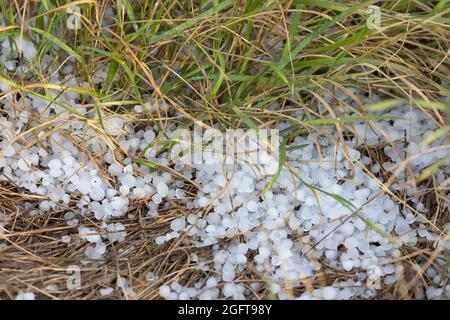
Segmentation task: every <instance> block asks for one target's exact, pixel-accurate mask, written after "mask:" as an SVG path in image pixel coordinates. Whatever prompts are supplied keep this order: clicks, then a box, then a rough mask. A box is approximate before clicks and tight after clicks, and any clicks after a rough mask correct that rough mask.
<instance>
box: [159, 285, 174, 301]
mask: <svg viewBox="0 0 450 320" xmlns="http://www.w3.org/2000/svg"><path fill="white" fill-rule="evenodd" d="M171 292H172V290H171V289H170V287H169V286H166V285H163V286H161V287H159V295H160V296H161V298H164V299H167V298H169V296H170V293H171Z"/></svg>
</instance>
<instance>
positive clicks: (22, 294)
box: [16, 291, 35, 300]
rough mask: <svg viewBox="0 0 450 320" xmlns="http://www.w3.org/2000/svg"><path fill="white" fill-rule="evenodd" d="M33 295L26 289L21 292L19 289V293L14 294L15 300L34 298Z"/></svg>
mask: <svg viewBox="0 0 450 320" xmlns="http://www.w3.org/2000/svg"><path fill="white" fill-rule="evenodd" d="M34 299H35V296H34V293H33V292H30V291H27V292H22V291H20V292H19V294H18V295H17V296H16V300H34Z"/></svg>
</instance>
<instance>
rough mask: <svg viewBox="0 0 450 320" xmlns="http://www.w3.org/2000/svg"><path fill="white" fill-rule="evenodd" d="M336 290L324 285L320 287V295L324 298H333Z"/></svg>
mask: <svg viewBox="0 0 450 320" xmlns="http://www.w3.org/2000/svg"><path fill="white" fill-rule="evenodd" d="M337 293H338V292H337V290H336V288H333V287H325V288H323V289H322V296H323V298H324V299H325V300H333V299H335V298H336V296H337Z"/></svg>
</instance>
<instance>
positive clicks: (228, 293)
mask: <svg viewBox="0 0 450 320" xmlns="http://www.w3.org/2000/svg"><path fill="white" fill-rule="evenodd" d="M222 293H223V295H224V296H225V297H226V298H229V297H232V296H233V295H234V294H235V293H236V288H235V286H234V284H233V283H225V284H224V286H223V289H222Z"/></svg>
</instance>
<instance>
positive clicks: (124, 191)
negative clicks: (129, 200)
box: [119, 184, 130, 196]
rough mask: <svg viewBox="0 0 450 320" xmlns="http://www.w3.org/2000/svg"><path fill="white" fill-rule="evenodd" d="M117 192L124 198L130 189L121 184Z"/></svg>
mask: <svg viewBox="0 0 450 320" xmlns="http://www.w3.org/2000/svg"><path fill="white" fill-rule="evenodd" d="M119 192H120V193H121V194H122V195H123V196H126V195H128V194H129V193H130V187H129V186H128V185H126V184H123V185H121V186H120V188H119Z"/></svg>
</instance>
